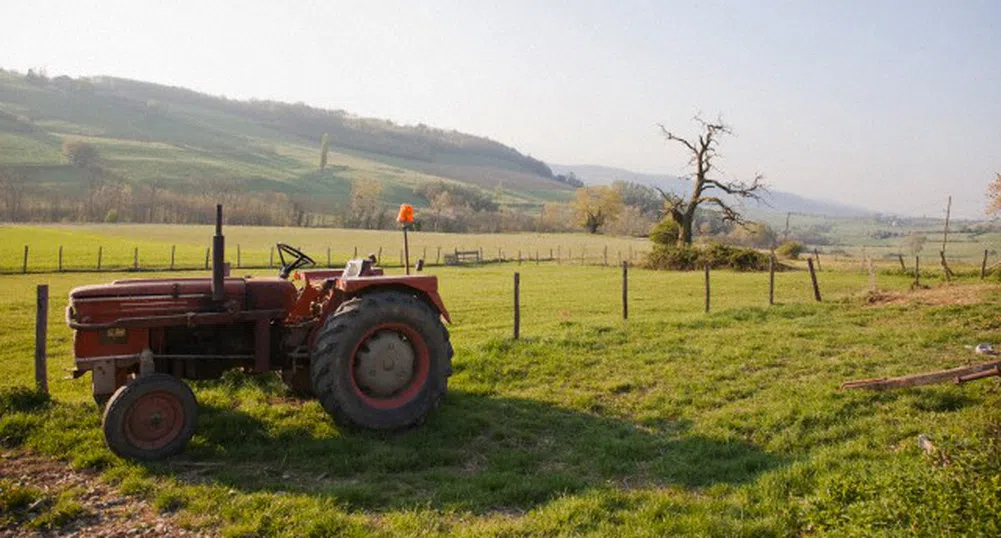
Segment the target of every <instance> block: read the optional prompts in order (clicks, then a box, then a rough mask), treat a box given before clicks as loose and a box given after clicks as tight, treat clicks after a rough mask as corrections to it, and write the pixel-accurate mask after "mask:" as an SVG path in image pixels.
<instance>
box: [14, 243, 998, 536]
mask: <svg viewBox="0 0 1001 538" xmlns="http://www.w3.org/2000/svg"><path fill="white" fill-rule="evenodd" d="M236 233H238V232H236ZM151 239H153V238H151ZM515 270H518V271H520V272H521V273H522V290H523V292H522V293H523V297H522V304H523V313H522V319H523V326H522V334H523V339H522V340H520V341H517V342H514V341H511V340H510V330H511V329H510V326H511V324H510V318H511V310H510V293H511V274H512V272H513V271H515ZM429 271H431V272H432V273H434V274H438V275H439V276H440V278H441V286H442V295H443V297H444V299H445V301H446V303H447V305H448V307H449V309H450V311H451V313H452V316H453V319H454V324H453V325H452V326H451V327H450V330H451V332H452V342H453V343H454V345H455V348H456V355H455V364H454V366H455V374H454V375H453V377H452V378H451V382H450V385H449V387H450V392H449V394H448V396H447V398H446V400H445V402H444V404H443V406H442V407H441V409H440V410H439V411H438V412H436V413H435V414H434V415H433V416H432V417H431V419H430V421H429V422H428V424H427V425H426V426H424V427H422V428H420V429H417V430H413V431H410V432H406V433H402V434H392V435H376V434H368V433H351V432H344V431H340V430H339V429H337V428H336V427H335V426H333V425H332V423H331V422H330V420H329V419H328V418H327V417H326V415H325V414H324V412H323V411H322V409H321V408H320V406H319V405H318V404H317V403H315V402H312V401H299V400H296V399H294V398H292V397H291V396H290V395H289V394H288V393H287V392H286V390H285V389H284V387H283V386H282V384H281V383H280V382H279V381H278V380H277V379H276V378H274V377H273V376H270V375H268V376H260V377H246V376H243V375H228V376H226V377H225V378H223V379H222V380H219V381H211V382H198V383H195V391H196V394H197V396H198V398H199V402H200V404H201V410H202V414H201V417H200V425H199V432H198V434H196V436H195V438H194V440H193V442H192V444H191V445H190V446H189V449H188V451H187V452H186V453H185V454H184V455H183V456H181V457H179V458H176V459H174V460H172V461H169V462H166V463H157V464H135V463H129V462H125V461H123V460H120V459H118V458H116V457H114V456H112V455H111V454H110V453H109V452H108V451H107V450H106V449H105V447H104V445H103V442H102V438H101V433H100V429H99V422H100V420H99V416H98V414H97V413H96V412H95V411H94V408H93V404H92V403H90V401H89V392H88V389H89V385H88V381H87V380H85V379H81V380H76V381H69V380H62V379H61V377H62V372H63V371H64V368H67V367H69V366H70V364H71V357H70V349H69V344H70V339H71V334H70V331H69V330H68V329H66V328H65V326H64V323H63V321H62V315H63V314H62V311H61V310H60V306H61V305H62V301H63V300H64V299H63V298H64V297H66V293H67V291H68V290H69V289H70V288H71V287H72V286H76V285H81V284H88V283H95V282H100V281H105V280H110V279H113V278H120V277H127V276H128V275H127V274H100V275H98V274H50V275H44V276H39V275H27V276H4V277H0V313H2V314H3V316H4V318H5V320H6V326H5V330H4V331H2V332H0V395H2V400H0V442H2V443H3V444H4V445H6V446H8V447H13V448H15V449H27V450H32V451H35V452H38V453H41V454H47V455H50V456H54V457H58V458H62V459H65V460H67V461H68V462H70V463H71V464H72V465H74V466H78V467H87V468H98V469H101V470H102V471H103V477H104V479H105V480H107V481H109V482H110V483H112V484H115V485H116V486H117V487H118V488H120V489H121V490H123V491H125V492H127V493H129V494H133V495H138V496H140V497H142V498H145V499H148V500H149V501H150V502H151V503H152V504H153V505H154V506H155V507H156V508H157V509H158V510H160V511H162V512H164V513H171V514H174V518H175V520H176V521H178V522H180V524H182V525H185V526H189V527H192V528H203V529H207V530H210V531H219V532H221V533H222V534H225V535H228V536H262V535H285V536H328V535H348V536H370V535H384V536H451V535H457V536H536V535H539V536H581V535H593V536H670V535H678V534H681V535H704V536H789V535H803V534H808V535H811V534H814V535H824V534H831V535H849V536H870V535H915V534H918V535H927V536H941V535H998V533H999V531H1001V526H999V525H1001V474H999V473H1001V447H999V446H998V440H997V439H998V438H997V435H998V425H999V424H1001V420H999V419H1001V412H999V404H1001V387H999V385H998V383H997V382H995V381H982V382H978V383H971V384H968V385H963V386H953V385H948V384H945V385H940V386H931V387H923V388H917V389H909V390H900V391H895V392H889V393H883V394H871V393H861V392H841V391H839V390H838V388H837V387H838V385H839V384H840V383H841V382H842V381H844V380H847V379H854V378H860V377H873V376H882V375H893V374H903V373H910V372H916V371H922V370H927V369H937V368H942V367H948V366H952V365H957V364H963V363H965V362H967V361H968V360H970V359H973V358H974V357H973V356H972V355H971V354H970V352H969V351H968V350H967V349H965V348H964V346H965V345H968V344H975V343H977V342H982V341H996V336H997V331H998V328H999V327H1001V325H999V322H998V319H1001V286H998V285H996V284H979V283H976V282H970V281H962V282H959V283H958V284H957V283H953V284H952V285H951V286H950V287H949V288H948V289H946V288H944V287H943V286H944V284H943V283H941V282H939V281H936V280H931V281H929V283H930V284H932V285H933V286H934V287H935V288H936V289H933V290H930V291H926V292H921V293H919V294H917V295H915V294H911V293H910V292H908V291H907V288H908V285H909V283H910V279H909V278H908V277H905V276H894V275H888V274H880V275H879V286H880V287H881V288H882V289H884V290H887V291H890V292H893V293H895V294H897V295H895V297H896V299H897V300H894V301H892V302H890V303H889V304H875V305H871V304H869V303H868V302H867V301H865V300H864V298H865V290H866V289H867V287H868V276H865V275H861V274H857V273H854V272H835V271H824V272H822V273H821V286H822V289H823V291H824V296H825V302H824V303H820V304H817V303H815V302H813V301H812V292H811V289H810V285H809V278H808V276H807V275H806V273H805V272H803V271H790V272H785V273H780V274H778V275H777V279H778V282H777V290H778V291H777V301H778V303H779V304H777V305H776V306H774V307H770V308H769V307H767V306H766V303H767V275H760V274H737V273H730V272H717V273H714V274H713V290H714V300H713V312H712V313H711V314H704V313H703V312H702V311H701V309H702V275H701V274H700V273H655V272H650V271H643V270H634V271H632V272H631V273H630V294H631V304H630V319H629V321H628V323H627V322H623V321H622V320H621V318H620V308H621V306H620V288H619V282H620V278H621V273H620V272H619V271H618V270H616V269H612V268H602V267H567V266H556V265H554V264H542V265H540V266H536V265H534V264H525V265H522V266H520V267H519V266H517V265H516V264H499V265H490V266H484V267H478V268H462V269H457V268H431V269H429ZM256 273H257V274H269V273H270V272H265V271H257V272H256ZM42 281H44V282H48V283H49V284H50V286H51V288H52V289H51V292H50V294H51V296H52V297H53V308H52V311H51V314H50V327H51V333H50V341H49V346H50V356H51V361H50V379H52V381H51V386H52V392H53V401H52V402H51V403H46V402H45V401H39V400H37V399H34V398H31V397H30V396H28V395H26V394H24V393H18V392H15V391H13V389H12V387H15V386H27V385H29V384H30V383H31V380H32V374H31V366H30V364H31V360H30V357H31V355H32V342H33V337H32V326H33V316H34V314H33V302H34V297H33V290H34V284H36V283H38V282H42ZM943 297H945V298H947V300H943ZM922 298H927V300H924V299H922ZM926 303H927V304H926ZM18 395H20V396H18ZM918 434H926V435H927V436H928V437H929V438H930V439H932V440H933V442H934V443H935V445H936V446H937V447H938V450H939V452H938V453H937V454H935V455H926V454H925V453H923V452H922V451H921V449H920V448H919V447H918V444H917V442H916V438H917V436H918ZM68 495H69V496H70V497H71V496H72V494H68ZM0 500H2V499H0ZM71 501H72V498H69V499H68V500H67V502H71Z"/></svg>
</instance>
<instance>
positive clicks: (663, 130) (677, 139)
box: [657, 123, 698, 153]
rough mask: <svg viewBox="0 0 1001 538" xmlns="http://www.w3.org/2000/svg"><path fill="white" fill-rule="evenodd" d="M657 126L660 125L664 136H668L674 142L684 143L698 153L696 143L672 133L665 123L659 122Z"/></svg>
mask: <svg viewBox="0 0 1001 538" xmlns="http://www.w3.org/2000/svg"><path fill="white" fill-rule="evenodd" d="M657 127H660V132H661V133H663V134H664V138H666V139H667V140H670V141H672V142H680V143H682V144H684V145H685V147H687V148H688V149H690V150H691V151H693V152H696V153H697V152H698V150H696V149H695V145H694V144H692V143H691V142H689V141H688V140H685V139H684V138H681V137H680V136H675V135H674V134H673V133H671V131H668V130H667V128H666V127H664V125H663V124H661V123H658V124H657Z"/></svg>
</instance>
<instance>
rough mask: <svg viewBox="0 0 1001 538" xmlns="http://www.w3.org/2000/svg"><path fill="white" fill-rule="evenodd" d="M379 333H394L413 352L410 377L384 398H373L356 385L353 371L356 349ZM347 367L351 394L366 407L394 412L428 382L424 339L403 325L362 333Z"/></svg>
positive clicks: (386, 324)
mask: <svg viewBox="0 0 1001 538" xmlns="http://www.w3.org/2000/svg"><path fill="white" fill-rule="evenodd" d="M383 331H391V332H395V333H397V334H398V335H399V336H402V337H403V339H405V340H406V342H407V343H408V344H409V345H410V349H411V350H412V351H413V355H414V358H413V373H412V375H411V376H410V380H409V381H408V382H406V384H405V385H404V386H403V387H401V388H400V389H398V390H396V391H395V392H393V393H392V394H390V395H388V396H377V395H374V394H371V393H369V392H367V391H366V390H364V389H363V388H362V387H361V386H360V385H359V379H358V376H357V371H356V370H357V366H358V360H359V356H358V352H359V350H360V349H361V348H362V346H364V345H365V344H366V342H368V341H369V339H370V338H372V337H373V336H376V335H377V334H378V333H382V332H383ZM350 364H351V366H350V370H351V371H350V372H349V377H350V378H351V388H352V389H354V391H355V394H356V395H357V396H358V397H359V398H361V399H362V400H363V401H364V402H365V403H366V404H367V405H369V406H371V407H374V408H376V409H395V408H397V407H400V406H402V405H404V404H406V403H407V402H409V401H411V400H412V399H413V398H414V396H416V395H417V394H418V393H419V392H420V391H421V389H422V388H424V384H425V383H427V380H428V373H429V372H430V370H431V359H430V352H429V351H428V347H427V343H425V341H424V337H423V336H421V334H420V333H419V332H417V331H416V330H414V329H413V328H412V327H410V326H409V325H405V324H403V323H384V324H382V325H377V326H375V327H373V328H371V329H369V330H368V331H366V332H365V334H364V335H363V336H362V337H361V338H359V339H358V343H357V344H355V347H354V349H352V350H351V361H350Z"/></svg>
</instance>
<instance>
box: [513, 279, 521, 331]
mask: <svg viewBox="0 0 1001 538" xmlns="http://www.w3.org/2000/svg"><path fill="white" fill-rule="evenodd" d="M520 293H521V275H520V274H519V273H517V272H515V274H514V339H515V340H517V339H518V336H520V334H521V297H520Z"/></svg>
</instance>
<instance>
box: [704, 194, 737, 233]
mask: <svg viewBox="0 0 1001 538" xmlns="http://www.w3.org/2000/svg"><path fill="white" fill-rule="evenodd" d="M703 203H706V204H714V205H716V206H717V207H719V209H720V211H722V212H723V222H728V221H729V222H734V223H737V224H739V225H741V226H743V225H744V224H745V223H746V222H747V221H746V220H745V219H744V216H743V215H741V214H740V213H738V212H737V211H736V210H735V209H733V208H732V207H730V206H728V205H727V204H726V202H724V201H723V200H721V199H719V198H717V197H715V196H706V197H702V198H699V204H703Z"/></svg>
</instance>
